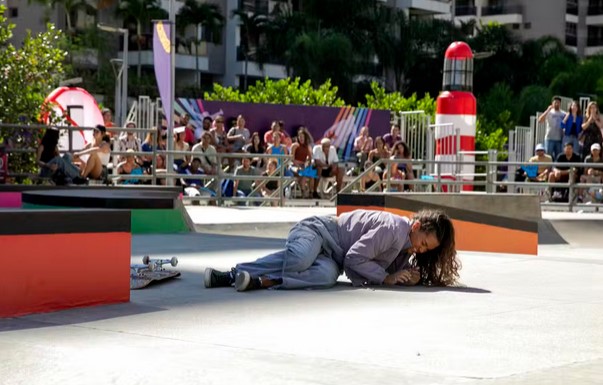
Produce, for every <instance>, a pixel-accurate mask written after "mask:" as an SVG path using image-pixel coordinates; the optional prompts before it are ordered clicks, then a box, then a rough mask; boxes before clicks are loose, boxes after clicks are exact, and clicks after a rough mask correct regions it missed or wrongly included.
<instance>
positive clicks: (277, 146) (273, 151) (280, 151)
mask: <svg viewBox="0 0 603 385" xmlns="http://www.w3.org/2000/svg"><path fill="white" fill-rule="evenodd" d="M272 140H273V142H272V145H270V147H268V149H267V150H266V154H270V155H288V154H289V151H288V150H287V147H285V145H284V144H282V143H281V137H280V135H274V136H272ZM277 161H278V165H279V166H280V164H281V162H282V161H283V160H282V158H280V157H279V158H277Z"/></svg>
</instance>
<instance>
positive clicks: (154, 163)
mask: <svg viewBox="0 0 603 385" xmlns="http://www.w3.org/2000/svg"><path fill="white" fill-rule="evenodd" d="M155 131H156V132H155V133H154V134H153V135H152V137H153V151H152V154H153V155H152V156H153V159H151V175H152V176H153V179H152V180H151V181H152V182H151V183H152V184H153V185H156V184H157V182H158V180H157V146H158V143H159V133H160V130H159V129H156V130H155Z"/></svg>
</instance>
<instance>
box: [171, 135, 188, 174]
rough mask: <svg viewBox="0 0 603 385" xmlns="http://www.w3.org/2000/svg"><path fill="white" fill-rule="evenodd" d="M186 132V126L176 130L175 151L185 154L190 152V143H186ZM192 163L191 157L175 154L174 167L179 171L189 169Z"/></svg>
mask: <svg viewBox="0 0 603 385" xmlns="http://www.w3.org/2000/svg"><path fill="white" fill-rule="evenodd" d="M185 131H186V128H185V127H184V126H180V127H176V128H174V136H175V138H174V139H175V140H174V151H182V152H185V151H189V150H190V147H189V145H188V143H186V142H185V141H184V136H185V135H186V134H185ZM190 161H191V157H190V156H189V155H184V154H174V166H175V167H176V170H177V171H180V170H182V169H185V168H187V167H188V164H189V163H190Z"/></svg>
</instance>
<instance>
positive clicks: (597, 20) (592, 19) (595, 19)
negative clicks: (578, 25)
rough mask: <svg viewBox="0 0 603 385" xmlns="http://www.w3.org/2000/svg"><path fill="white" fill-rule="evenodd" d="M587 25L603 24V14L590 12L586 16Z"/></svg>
mask: <svg viewBox="0 0 603 385" xmlns="http://www.w3.org/2000/svg"><path fill="white" fill-rule="evenodd" d="M586 25H603V14H592V15H590V14H589V15H588V16H586Z"/></svg>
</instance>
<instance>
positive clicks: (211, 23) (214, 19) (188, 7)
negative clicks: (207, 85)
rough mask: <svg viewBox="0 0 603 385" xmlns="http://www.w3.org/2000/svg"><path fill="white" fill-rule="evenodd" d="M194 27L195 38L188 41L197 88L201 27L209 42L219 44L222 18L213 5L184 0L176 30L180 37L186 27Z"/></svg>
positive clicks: (199, 76) (198, 82) (195, 0)
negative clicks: (193, 50) (192, 45)
mask: <svg viewBox="0 0 603 385" xmlns="http://www.w3.org/2000/svg"><path fill="white" fill-rule="evenodd" d="M190 25H192V26H195V36H194V37H193V38H192V39H191V40H190V41H191V42H192V43H193V44H194V45H195V72H196V77H197V78H196V81H195V84H196V86H197V87H200V85H201V71H199V52H198V48H199V44H200V43H201V41H202V39H201V27H202V26H204V27H205V28H206V31H209V33H210V35H211V36H210V37H211V42H213V43H219V42H220V41H221V40H222V28H223V27H224V16H222V13H221V12H220V8H219V7H218V6H217V5H215V4H208V3H200V2H199V0H186V1H185V2H184V6H183V7H182V8H180V11H178V14H177V15H176V28H177V29H178V32H179V33H180V35H184V31H185V30H186V27H188V26H190Z"/></svg>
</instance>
